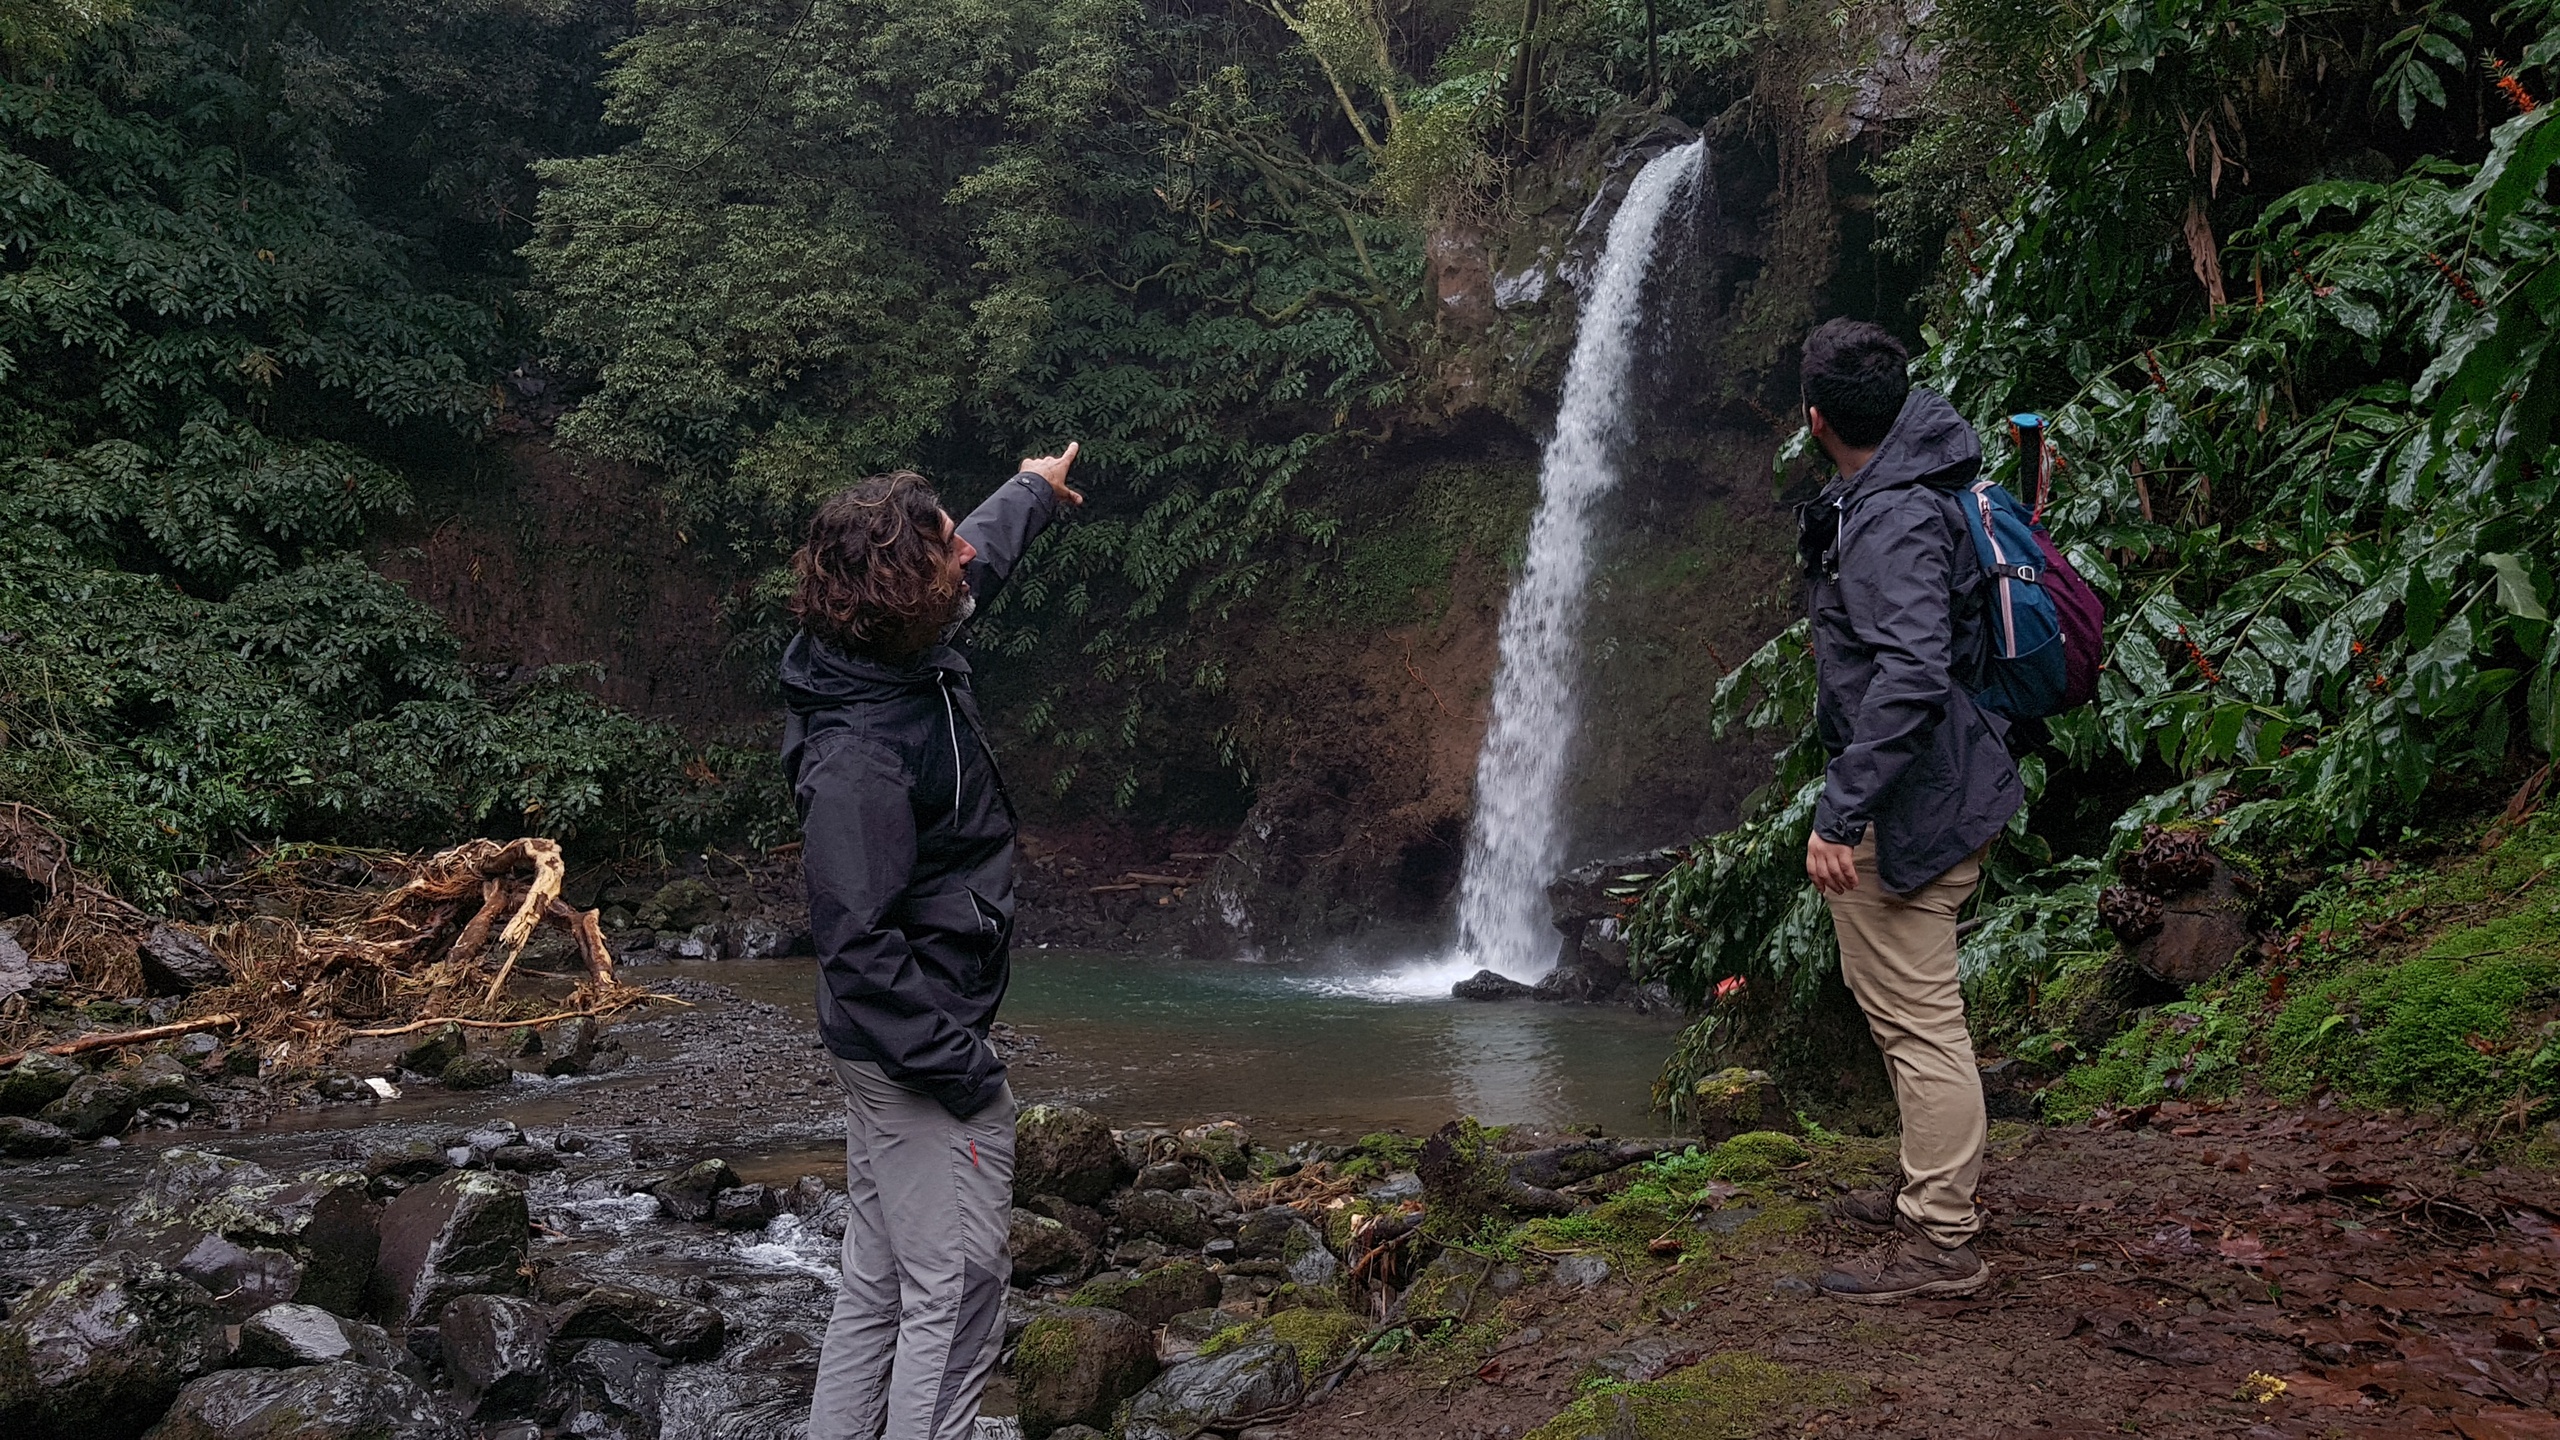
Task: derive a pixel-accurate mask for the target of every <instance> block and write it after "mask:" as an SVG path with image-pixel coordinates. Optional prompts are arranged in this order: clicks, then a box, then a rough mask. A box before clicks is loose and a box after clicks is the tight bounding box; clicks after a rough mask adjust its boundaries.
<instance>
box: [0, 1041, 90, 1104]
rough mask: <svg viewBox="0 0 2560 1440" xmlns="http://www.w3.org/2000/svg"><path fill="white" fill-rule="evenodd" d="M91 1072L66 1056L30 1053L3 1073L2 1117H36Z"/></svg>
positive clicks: (0, 1073)
mask: <svg viewBox="0 0 2560 1440" xmlns="http://www.w3.org/2000/svg"><path fill="white" fill-rule="evenodd" d="M88 1073H89V1072H88V1071H86V1070H83V1069H81V1068H80V1064H79V1062H78V1061H76V1060H72V1059H70V1058H68V1057H66V1056H61V1055H51V1054H47V1053H46V1052H44V1051H42V1050H36V1051H31V1052H29V1053H28V1055H27V1057H26V1058H25V1059H23V1060H20V1061H19V1062H18V1063H17V1064H15V1065H13V1066H11V1067H9V1068H8V1069H6V1070H0V1115H33V1114H35V1113H36V1112H37V1111H39V1110H42V1109H43V1108H44V1107H46V1106H47V1105H50V1104H52V1103H53V1102H54V1101H56V1100H59V1099H61V1098H62V1096H63V1094H64V1092H66V1091H68V1090H69V1089H70V1088H71V1086H72V1083H73V1082H74V1081H77V1080H78V1079H79V1078H80V1077H81V1076H83V1075H86V1074H88Z"/></svg>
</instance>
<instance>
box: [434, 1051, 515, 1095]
mask: <svg viewBox="0 0 2560 1440" xmlns="http://www.w3.org/2000/svg"><path fill="white" fill-rule="evenodd" d="M436 1078H438V1079H440V1080H442V1081H443V1082H444V1083H445V1087H446V1088H447V1089H451V1090H489V1089H494V1088H496V1087H497V1086H500V1085H504V1084H506V1083H507V1082H508V1081H510V1080H513V1079H515V1078H516V1072H515V1067H514V1066H512V1065H509V1064H508V1063H507V1062H506V1061H504V1060H501V1059H499V1058H498V1057H497V1056H495V1055H485V1054H484V1055H457V1056H455V1057H454V1058H453V1059H452V1060H451V1061H449V1062H448V1063H447V1064H446V1065H445V1067H444V1069H443V1070H441V1071H439V1072H437V1077H436Z"/></svg>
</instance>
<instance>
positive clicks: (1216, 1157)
mask: <svg viewBox="0 0 2560 1440" xmlns="http://www.w3.org/2000/svg"><path fill="white" fill-rule="evenodd" d="M1181 1138H1182V1153H1183V1155H1184V1156H1186V1157H1190V1158H1196V1159H1200V1160H1205V1161H1207V1162H1208V1165H1209V1168H1210V1169H1213V1170H1215V1171H1217V1172H1218V1173H1219V1174H1221V1175H1223V1176H1225V1177H1226V1178H1228V1179H1230V1180H1242V1179H1243V1178H1245V1176H1247V1175H1249V1174H1251V1173H1252V1171H1253V1137H1252V1136H1251V1135H1248V1134H1246V1133H1245V1128H1244V1127H1243V1126H1242V1125H1239V1124H1237V1123H1236V1122H1235V1121H1233V1120H1214V1121H1211V1122H1210V1123H1209V1124H1206V1125H1195V1126H1193V1127H1192V1128H1191V1129H1188V1130H1185V1131H1183V1132H1182V1137H1181Z"/></svg>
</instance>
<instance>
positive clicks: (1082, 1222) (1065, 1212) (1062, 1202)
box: [1025, 1195, 1111, 1247]
mask: <svg viewBox="0 0 2560 1440" xmlns="http://www.w3.org/2000/svg"><path fill="white" fill-rule="evenodd" d="M1025 1208H1027V1209H1029V1210H1031V1211H1032V1212H1033V1213H1035V1214H1039V1215H1046V1216H1048V1217H1049V1218H1050V1219H1052V1220H1055V1221H1057V1222H1058V1223H1059V1224H1061V1225H1064V1226H1066V1227H1067V1228H1068V1229H1070V1230H1073V1231H1074V1232H1076V1233H1077V1234H1079V1235H1081V1236H1083V1237H1084V1238H1085V1241H1086V1243H1088V1244H1091V1245H1094V1246H1097V1247H1099V1246H1100V1245H1101V1244H1102V1242H1103V1239H1104V1236H1105V1234H1106V1232H1108V1231H1109V1229H1110V1227H1111V1222H1110V1221H1109V1220H1108V1219H1106V1218H1104V1216H1103V1213H1102V1212H1101V1211H1099V1210H1096V1209H1094V1208H1093V1207H1092V1206H1090V1205H1079V1204H1077V1203H1076V1202H1074V1201H1073V1200H1070V1199H1068V1198H1067V1197H1065V1196H1064V1195H1034V1196H1032V1197H1031V1203H1030V1204H1029V1205H1028V1206H1027V1207H1025Z"/></svg>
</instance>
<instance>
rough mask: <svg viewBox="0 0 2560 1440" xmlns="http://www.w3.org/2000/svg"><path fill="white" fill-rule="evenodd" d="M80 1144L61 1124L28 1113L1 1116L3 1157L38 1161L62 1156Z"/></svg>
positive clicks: (0, 1145) (0, 1141) (0, 1144)
mask: <svg viewBox="0 0 2560 1440" xmlns="http://www.w3.org/2000/svg"><path fill="white" fill-rule="evenodd" d="M78 1143H80V1142H79V1141H77V1140H74V1139H73V1138H72V1137H71V1132H69V1131H67V1130H65V1129H63V1128H62V1127H60V1126H58V1125H47V1124H46V1123H44V1122H43V1121H41V1120H35V1119H30V1118H28V1117H27V1116H24V1115H0V1157H6V1158H8V1159H11V1160H36V1159H41V1158H43V1157H45V1156H47V1155H59V1154H61V1153H62V1152H64V1151H65V1150H68V1149H70V1148H71V1147H72V1146H74V1145H76V1144H78Z"/></svg>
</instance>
